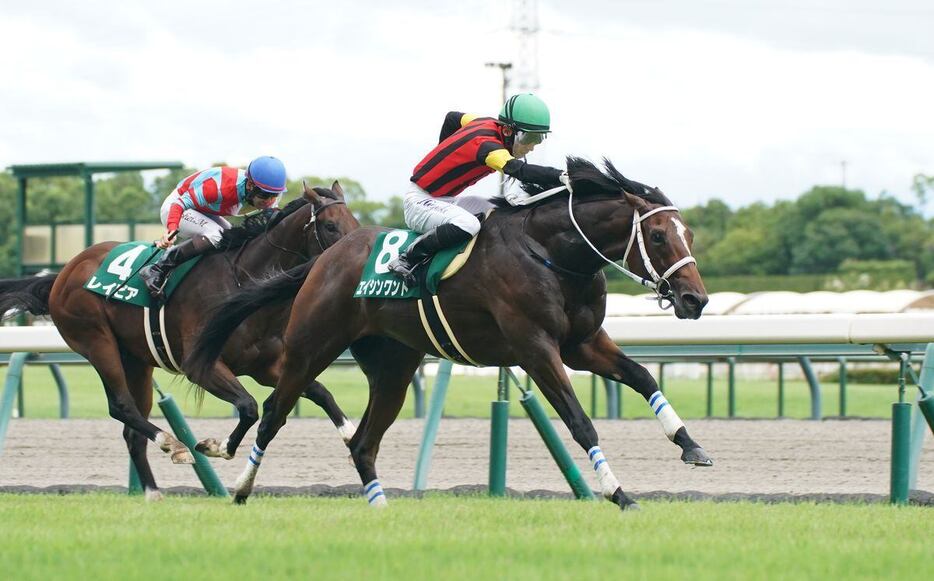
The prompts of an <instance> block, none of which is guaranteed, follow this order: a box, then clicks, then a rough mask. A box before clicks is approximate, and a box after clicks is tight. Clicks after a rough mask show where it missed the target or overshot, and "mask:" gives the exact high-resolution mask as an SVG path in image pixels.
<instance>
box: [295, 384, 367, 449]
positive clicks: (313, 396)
mask: <svg viewBox="0 0 934 581" xmlns="http://www.w3.org/2000/svg"><path fill="white" fill-rule="evenodd" d="M302 397H304V398H306V399H309V400H311V401H313V402H314V403H315V404H316V405H317V406H318V407H320V408H321V409H322V410H324V413H326V414H327V416H328V418H330V420H331V422H333V423H334V427H335V428H337V433H338V434H340V436H341V439H342V440H344V444H347V445H349V444H350V440H351V438H353V435H354V432H356V428H355V427H354V425H353V422H351V421H350V419H349V418H348V417H347V414H345V413H344V410H342V409H341V408H340V406H339V405H337V402H336V401H334V396H333V395H331V392H330V391H329V390H328V388H326V387H324V385H323V384H322V383H321V382H319V381H313V382H311V385H310V386H308V388H307V389H306V390H305V393H303V394H302Z"/></svg>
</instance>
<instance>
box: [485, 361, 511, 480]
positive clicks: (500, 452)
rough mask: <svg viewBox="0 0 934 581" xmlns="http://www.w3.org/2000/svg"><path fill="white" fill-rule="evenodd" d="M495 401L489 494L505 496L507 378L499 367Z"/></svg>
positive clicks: (507, 421) (507, 420)
mask: <svg viewBox="0 0 934 581" xmlns="http://www.w3.org/2000/svg"><path fill="white" fill-rule="evenodd" d="M496 388H497V389H496V392H497V393H496V395H497V398H496V401H494V402H490V473H489V479H488V483H489V493H490V496H506V449H507V448H506V447H507V442H508V439H509V378H508V377H507V376H506V370H505V369H504V368H500V370H499V379H498V380H497V384H496Z"/></svg>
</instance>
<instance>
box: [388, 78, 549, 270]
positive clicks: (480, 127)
mask: <svg viewBox="0 0 934 581" xmlns="http://www.w3.org/2000/svg"><path fill="white" fill-rule="evenodd" d="M550 131H551V115H550V113H549V111H548V106H547V105H545V103H544V101H542V100H541V99H540V98H538V97H537V96H535V95H533V94H531V93H521V94H518V95H513V96H512V97H510V98H509V99H508V100H507V101H506V102H505V103H504V104H503V108H502V110H501V111H500V113H499V117H498V118H492V117H476V116H474V115H465V114H464V113H460V112H457V111H452V112H450V113H448V114H447V116H446V117H445V119H444V124H443V125H442V127H441V136H440V139H439V143H438V145H437V146H436V147H435V148H434V149H433V150H432V151H431V152H430V153H428V155H426V156H425V158H424V159H422V161H421V162H419V163H418V165H416V166H415V170H414V172H413V174H412V177H411V178H410V180H409V181H410V182H411V183H410V184H409V186H408V191H407V193H406V194H405V197H404V198H403V212H404V214H405V223H406V225H407V226H408V227H409V228H411V229H412V230H415V231H416V232H419V233H421V234H422V235H421V236H419V237H418V238H416V239H415V241H414V242H412V245H411V246H410V247H409V249H408V250H407V251H406V252H404V253H402V254H401V255H400V256H399V257H398V258H396V259H395V260H394V261H392V262H390V263H389V265H388V269H389V270H390V271H391V272H393V273H395V274H396V275H397V276H399V277H401V278H402V279H403V280H404V281H405V282H406V284H408V285H409V286H412V285H413V284H414V283H415V275H414V274H413V273H414V271H415V269H416V268H417V267H418V266H419V265H420V264H422V263H424V262H426V261H427V260H428V259H430V258H431V257H432V256H433V255H434V254H435V253H436V252H437V251H438V250H441V249H443V248H449V247H452V246H457V245H458V244H461V243H463V242H466V241H467V240H470V239H471V238H472V237H473V236H476V234H477V233H478V232H479V231H480V221H479V220H478V219H477V217H476V216H474V214H473V213H472V212H470V211H468V210H467V209H465V208H462V207H460V206H458V205H455V204H454V203H453V202H454V197H455V196H457V195H458V194H460V193H461V192H463V191H464V190H465V189H466V188H467V187H469V186H471V185H473V184H474V183H476V182H477V181H479V180H480V179H482V178H484V177H486V176H488V175H490V174H491V173H493V172H496V171H499V172H502V173H503V174H505V175H506V176H509V177H511V178H514V179H516V180H517V181H519V182H523V183H532V184H536V185H539V186H542V187H546V188H550V187H556V186H560V185H561V184H562V183H566V180H567V176H566V174H565V173H564V172H563V171H562V170H560V169H556V168H552V167H547V166H541V165H533V164H531V163H527V162H526V161H525V159H524V158H525V156H526V155H527V154H529V153H530V152H531V151H532V150H533V149H534V148H535V146H536V145H538V144H539V143H541V142H542V141H543V140H544V139H545V137H546V136H547V134H548V133H549V132H550ZM527 197H528V194H526V193H525V192H524V191H522V190H519V189H518V188H513V189H512V191H510V192H508V193H507V194H506V201H507V202H509V203H510V204H511V205H514V206H515V205H519V204H520V203H521V202H522V201H523V200H524V199H525V198H527Z"/></svg>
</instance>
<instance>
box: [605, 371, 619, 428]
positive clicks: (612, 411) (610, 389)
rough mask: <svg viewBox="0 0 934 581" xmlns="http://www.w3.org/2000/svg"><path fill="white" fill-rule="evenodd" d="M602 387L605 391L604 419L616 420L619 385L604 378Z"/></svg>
mask: <svg viewBox="0 0 934 581" xmlns="http://www.w3.org/2000/svg"><path fill="white" fill-rule="evenodd" d="M603 387H604V390H605V391H606V419H608V420H618V419H619V408H620V405H619V398H620V395H621V394H620V391H619V386H618V384H617V383H616V382H615V381H611V380H609V379H605V378H604V380H603Z"/></svg>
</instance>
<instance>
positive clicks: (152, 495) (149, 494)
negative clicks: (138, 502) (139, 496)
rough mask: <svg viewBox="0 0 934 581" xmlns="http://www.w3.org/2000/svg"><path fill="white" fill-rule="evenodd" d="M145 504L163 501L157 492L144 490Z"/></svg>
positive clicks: (160, 494)
mask: <svg viewBox="0 0 934 581" xmlns="http://www.w3.org/2000/svg"><path fill="white" fill-rule="evenodd" d="M145 498H146V502H161V501H162V500H164V499H165V497H163V496H162V493H161V492H159V491H158V490H152V489H149V488H147V489H146V496H145Z"/></svg>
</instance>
